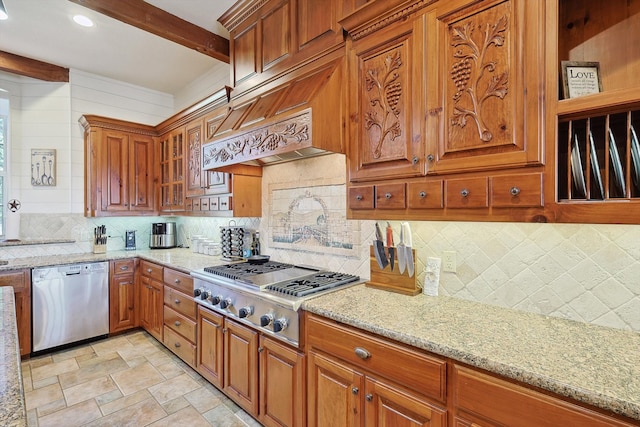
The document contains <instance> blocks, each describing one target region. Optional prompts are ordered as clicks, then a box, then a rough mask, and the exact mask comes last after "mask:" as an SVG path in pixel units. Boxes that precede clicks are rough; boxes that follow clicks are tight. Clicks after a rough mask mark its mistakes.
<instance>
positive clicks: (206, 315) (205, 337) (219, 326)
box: [196, 306, 224, 390]
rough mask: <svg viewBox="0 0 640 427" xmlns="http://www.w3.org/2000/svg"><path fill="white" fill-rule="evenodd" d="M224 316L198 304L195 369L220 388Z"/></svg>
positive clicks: (222, 376) (222, 370) (222, 367)
mask: <svg viewBox="0 0 640 427" xmlns="http://www.w3.org/2000/svg"><path fill="white" fill-rule="evenodd" d="M223 329H224V316H222V315H220V314H218V313H216V312H214V311H212V310H207V309H206V308H203V307H202V306H198V326H197V332H198V341H197V346H196V348H197V357H196V370H197V371H198V372H199V373H200V375H202V376H203V377H205V378H206V379H207V380H208V381H209V382H210V383H211V384H213V385H214V386H216V387H218V388H219V389H220V390H222V389H223V388H224V375H223V372H224V332H223Z"/></svg>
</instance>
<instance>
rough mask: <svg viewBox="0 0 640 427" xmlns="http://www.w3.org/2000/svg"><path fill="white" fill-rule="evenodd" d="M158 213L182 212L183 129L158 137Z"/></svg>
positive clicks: (183, 198)
mask: <svg viewBox="0 0 640 427" xmlns="http://www.w3.org/2000/svg"><path fill="white" fill-rule="evenodd" d="M159 145H160V156H159V158H160V162H159V164H160V206H159V210H160V212H182V211H184V200H185V128H184V127H180V128H177V129H174V130H172V131H170V132H169V133H167V134H165V135H162V136H161V137H160V144H159Z"/></svg>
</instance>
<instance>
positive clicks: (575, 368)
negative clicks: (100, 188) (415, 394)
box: [0, 248, 640, 426]
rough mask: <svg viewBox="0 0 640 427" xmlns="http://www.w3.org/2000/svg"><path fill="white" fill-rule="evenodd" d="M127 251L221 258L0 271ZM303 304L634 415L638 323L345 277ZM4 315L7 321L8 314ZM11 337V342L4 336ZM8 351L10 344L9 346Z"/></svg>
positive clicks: (193, 266) (639, 366)
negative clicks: (553, 313) (585, 319)
mask: <svg viewBox="0 0 640 427" xmlns="http://www.w3.org/2000/svg"><path fill="white" fill-rule="evenodd" d="M133 257H138V258H141V259H145V260H148V261H152V262H156V263H159V264H162V265H165V266H167V267H171V268H173V269H176V270H179V271H182V272H185V273H190V272H191V271H194V270H200V269H202V268H204V267H207V266H211V265H218V264H223V263H224V261H221V260H220V259H219V257H213V256H208V255H202V254H196V253H193V252H191V251H190V250H189V249H182V248H175V249H153V250H151V249H147V250H136V251H110V252H107V253H105V254H91V253H87V254H74V255H65V254H61V255H55V256H48V257H33V258H16V259H9V260H8V264H7V265H2V266H0V271H4V270H16V269H23V268H35V267H44V266H52V265H61V264H70V263H77V262H92V261H109V260H116V259H125V258H133ZM0 290H2V293H1V294H0V295H2V298H3V299H2V300H0V310H2V311H1V312H0V316H2V317H1V318H2V320H3V326H2V329H0V339H4V340H5V345H4V346H2V350H3V351H5V352H6V353H7V354H5V355H3V357H4V359H8V360H9V361H10V362H11V361H13V363H18V365H17V368H14V371H12V372H8V371H6V372H5V378H6V379H7V380H8V382H7V385H8V386H9V389H8V390H9V393H8V394H7V393H3V392H0V403H2V406H0V407H1V408H2V410H0V425H10V426H13V425H15V426H22V425H24V420H21V421H20V420H18V423H15V424H6V422H4V421H5V419H6V417H9V416H11V414H12V412H9V411H5V410H4V409H5V408H8V407H7V406H5V400H4V399H7V401H8V402H9V399H12V398H13V400H11V401H10V402H11V404H13V405H18V406H20V405H22V408H24V396H23V395H22V393H21V391H22V390H21V387H22V382H21V380H20V379H19V378H20V372H19V362H18V361H19V357H18V356H17V355H18V353H19V351H18V348H17V339H16V338H15V336H16V335H15V334H16V332H15V313H14V308H13V296H11V298H8V297H6V293H7V292H9V290H10V291H11V295H13V290H12V289H11V288H0ZM9 302H10V303H11V306H10V307H11V308H10V309H9V308H8V304H9ZM3 303H4V304H3ZM303 308H304V309H306V310H308V311H310V312H312V313H316V314H319V315H322V316H325V317H328V318H330V319H334V320H336V321H339V322H343V323H345V324H348V325H352V326H355V327H357V328H361V329H363V330H366V331H369V332H373V333H375V334H378V335H381V336H384V337H387V338H390V339H394V340H397V341H400V342H404V343H406V344H409V345H412V346H414V347H417V348H421V349H424V350H427V351H430V352H433V353H436V354H439V355H442V356H445V357H449V358H451V359H453V360H457V361H460V362H463V363H466V364H469V365H472V366H476V367H478V368H481V369H485V370H488V371H490V372H494V373H496V374H500V375H503V376H505V377H509V378H513V379H515V380H518V381H522V382H524V383H526V384H530V385H533V386H536V387H540V388H543V389H546V390H549V391H551V392H555V393H557V394H559V395H562V396H567V397H570V398H574V399H576V400H579V401H582V402H585V403H588V404H591V405H594V406H597V407H600V408H603V409H605V410H609V411H612V412H614V413H617V414H620V415H624V416H627V417H629V418H633V419H637V420H640V350H639V349H640V334H639V333H636V332H629V331H622V330H617V329H612V328H606V327H601V326H596V325H592V324H587V323H580V322H575V321H570V320H564V319H560V318H555V317H548V316H542V315H537V314H533V313H527V312H523V311H517V310H512V309H506V308H500V307H495V306H490V305H485V304H480V303H474V302H471V301H466V300H461V299H456V298H450V297H444V296H440V297H429V296H425V295H422V294H421V295H416V296H405V295H400V294H396V293H392V292H386V291H383V290H378V289H373V288H368V287H366V286H365V285H355V286H351V287H348V288H345V289H342V290H338V291H336V292H332V293H329V294H326V295H323V296H319V297H316V298H313V299H310V300H307V301H306V302H305V303H304V304H303ZM9 313H10V314H9ZM8 316H11V317H10V318H9V319H11V320H7V317H8ZM8 322H11V325H9V323H8ZM8 325H9V327H10V328H13V329H11V331H9V330H5V329H6V328H7V326H8ZM12 334H13V335H12ZM11 336H13V338H10V337H11ZM7 337H9V338H7ZM11 339H13V341H12V342H7V340H11ZM11 351H13V352H14V353H13V354H9V353H10V352H11ZM3 369H5V370H6V369H8V368H6V367H5V368H3ZM15 369H17V371H16V370H15ZM13 381H17V382H18V383H17V384H14V382H13ZM13 390H17V393H18V396H16V395H12V394H11V393H12V391H13ZM18 409H19V408H18ZM19 422H22V423H23V424H20V423H19Z"/></svg>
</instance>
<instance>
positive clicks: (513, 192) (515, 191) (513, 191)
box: [509, 187, 520, 196]
mask: <svg viewBox="0 0 640 427" xmlns="http://www.w3.org/2000/svg"><path fill="white" fill-rule="evenodd" d="M509 192H510V193H511V195H512V196H517V195H518V194H520V189H519V188H518V187H511V190H509Z"/></svg>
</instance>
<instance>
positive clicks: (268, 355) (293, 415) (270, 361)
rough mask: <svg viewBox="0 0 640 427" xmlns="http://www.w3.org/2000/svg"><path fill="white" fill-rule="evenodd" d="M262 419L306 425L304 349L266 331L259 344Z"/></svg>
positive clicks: (275, 426)
mask: <svg viewBox="0 0 640 427" xmlns="http://www.w3.org/2000/svg"><path fill="white" fill-rule="evenodd" d="M258 352H259V354H260V356H259V358H260V359H259V372H260V387H259V397H260V416H259V418H258V419H259V420H260V422H261V423H262V424H263V425H265V426H267V427H305V426H306V411H305V407H306V401H305V398H304V397H305V395H306V390H305V388H306V382H305V380H306V369H305V368H306V367H305V362H306V359H305V356H304V353H301V352H300V351H298V350H296V349H294V348H291V347H289V346H287V345H285V344H283V343H282V342H280V341H276V340H274V339H271V338H269V337H267V336H265V335H261V336H260V347H259V348H258Z"/></svg>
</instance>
